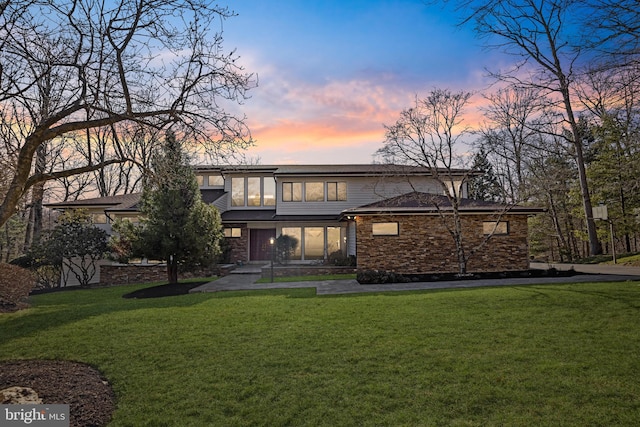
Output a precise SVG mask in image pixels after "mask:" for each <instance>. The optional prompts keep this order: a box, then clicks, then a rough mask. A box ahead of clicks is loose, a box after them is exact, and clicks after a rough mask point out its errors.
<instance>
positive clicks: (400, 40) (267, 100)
mask: <svg viewBox="0 0 640 427" xmlns="http://www.w3.org/2000/svg"><path fill="white" fill-rule="evenodd" d="M425 3H426V2H424V1H423V0H375V1H373V0H362V1H348V0H323V1H308V0H277V1H272V2H268V1H263V0H236V1H234V2H231V3H229V4H230V8H231V9H233V10H234V11H235V12H237V13H238V16H237V17H234V18H231V19H229V20H227V21H226V22H225V23H224V39H225V46H226V48H227V49H231V48H237V52H238V54H239V55H240V57H241V59H240V62H241V64H242V65H243V66H244V67H245V68H246V71H248V72H253V73H256V74H257V76H258V79H259V85H258V87H257V88H255V89H253V90H252V91H251V92H250V95H251V99H249V100H247V101H246V102H245V104H244V105H243V106H242V107H241V111H242V112H243V113H244V114H246V115H247V118H248V125H249V127H250V128H251V132H252V134H253V137H254V139H255V140H256V142H257V146H256V147H254V148H252V149H251V150H250V151H249V152H248V153H247V154H248V155H249V156H251V157H254V158H259V159H260V162H261V163H263V164H273V163H299V164H302V163H370V162H371V161H372V155H373V154H374V152H375V151H376V150H377V149H378V148H380V147H381V145H382V141H383V140H384V127H383V125H384V124H392V123H393V122H395V121H396V119H397V118H398V116H399V113H400V111H401V110H402V109H403V108H407V107H409V106H411V103H412V100H413V99H414V97H415V96H416V95H418V96H423V95H425V94H426V93H427V92H428V91H429V90H431V89H433V88H435V87H439V88H449V89H451V90H459V89H464V90H468V91H477V90H482V89H483V88H485V87H486V86H487V83H488V82H489V81H488V80H487V79H486V78H485V77H484V76H485V68H486V67H495V66H497V65H498V63H499V61H500V60H501V59H500V56H499V54H498V53H497V52H491V51H489V52H487V51H486V50H483V49H482V47H481V45H480V41H478V40H477V39H476V38H475V36H474V34H472V33H471V32H470V31H469V30H468V29H460V28H458V27H456V25H455V24H456V17H455V16H453V15H452V14H451V13H449V12H450V10H449V11H447V10H444V9H443V8H442V7H441V6H427V5H426V4H425ZM477 101H479V99H477ZM472 106H473V104H472Z"/></svg>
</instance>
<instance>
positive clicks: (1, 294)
mask: <svg viewBox="0 0 640 427" xmlns="http://www.w3.org/2000/svg"><path fill="white" fill-rule="evenodd" d="M35 282H36V279H35V277H34V275H33V273H31V272H30V271H29V270H26V269H24V268H22V267H18V266H17V265H11V264H4V263H2V264H0V309H3V310H6V309H8V310H15V309H20V308H24V307H26V306H27V297H28V296H29V292H31V290H32V289H33V287H34V285H35Z"/></svg>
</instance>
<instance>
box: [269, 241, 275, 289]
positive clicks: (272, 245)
mask: <svg viewBox="0 0 640 427" xmlns="http://www.w3.org/2000/svg"><path fill="white" fill-rule="evenodd" d="M275 243H276V238H275V237H270V238H269V245H271V283H273V255H274V254H275V251H274V245H275Z"/></svg>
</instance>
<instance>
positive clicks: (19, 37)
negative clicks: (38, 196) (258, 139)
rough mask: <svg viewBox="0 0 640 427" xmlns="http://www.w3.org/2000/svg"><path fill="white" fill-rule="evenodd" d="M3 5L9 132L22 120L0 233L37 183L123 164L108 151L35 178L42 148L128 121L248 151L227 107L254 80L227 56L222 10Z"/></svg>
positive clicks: (0, 80)
mask: <svg viewBox="0 0 640 427" xmlns="http://www.w3.org/2000/svg"><path fill="white" fill-rule="evenodd" d="M2 7H3V8H0V12H1V14H0V104H1V105H2V110H3V111H5V112H6V111H8V112H10V113H5V114H3V118H4V119H5V120H6V121H7V122H6V123H5V126H11V125H12V124H15V123H17V122H18V121H19V120H22V126H23V132H22V133H21V134H20V135H19V138H17V139H16V141H14V143H15V144H16V145H15V147H13V148H14V151H13V152H12V153H11V154H12V155H14V156H15V162H14V164H13V166H14V167H13V168H12V170H11V173H10V176H9V180H8V181H9V182H8V185H7V187H6V189H5V191H3V193H2V198H1V199H0V200H1V203H0V225H3V224H4V223H5V222H6V221H7V220H8V219H9V218H10V217H11V215H13V213H14V210H15V207H16V206H17V204H18V203H19V201H20V199H21V198H22V197H23V196H24V195H25V193H26V192H27V191H28V190H29V188H31V187H33V186H34V185H35V184H37V183H40V182H44V181H48V180H53V179H61V178H65V177H69V176H72V175H77V174H80V173H87V172H92V171H97V170H100V169H102V168H104V167H107V166H109V165H111V164H116V163H122V162H125V161H128V160H129V159H128V158H127V157H126V155H124V156H123V155H122V154H124V153H121V152H120V151H119V150H113V156H111V155H109V158H104V159H103V158H94V157H92V158H91V159H90V160H88V161H87V162H86V163H85V164H84V165H80V166H77V167H75V166H74V167H71V168H69V169H57V170H53V171H51V172H46V173H43V172H40V171H37V170H34V161H35V160H34V159H35V158H36V156H37V152H38V150H39V149H40V147H42V146H45V145H46V144H47V143H48V142H49V141H56V140H67V139H69V138H78V137H79V135H82V134H83V133H84V134H86V132H88V131H95V130H97V129H108V128H111V127H113V126H114V125H116V124H131V125H133V124H135V125H137V126H142V127H145V128H149V129H155V130H161V129H167V128H171V129H172V130H173V131H174V132H175V133H176V134H179V135H180V136H181V137H182V138H185V139H189V140H191V141H193V143H194V144H199V146H200V147H202V149H203V150H206V151H207V152H208V153H210V154H211V155H215V156H218V157H221V156H229V155H231V154H232V153H233V152H235V151H236V150H238V149H241V148H245V147H246V146H247V145H249V144H251V137H250V134H249V132H248V129H247V127H246V126H245V123H244V120H243V118H242V117H236V116H234V115H231V114H229V113H227V112H226V111H225V109H224V102H226V101H227V100H230V101H232V102H238V101H242V99H244V97H245V94H246V91H247V90H248V89H249V88H250V87H251V86H252V85H253V84H254V81H253V77H252V76H251V75H249V74H246V73H245V72H244V70H243V69H242V68H241V67H240V66H238V65H237V64H236V59H237V56H236V54H235V52H233V51H232V52H230V53H229V52H225V51H224V50H223V46H222V42H223V39H222V35H221V29H222V21H223V20H224V19H226V18H228V17H230V16H232V15H233V13H232V12H231V11H230V10H229V9H228V8H225V7H220V6H217V5H215V4H213V3H212V2H210V1H208V0H138V1H135V2H131V1H126V0H120V1H116V2H101V1H99V0H61V1H56V2H51V1H47V0H33V1H28V0H22V1H20V0H17V1H11V2H6V3H3V4H2ZM43 82H48V84H49V89H50V90H49V92H47V93H45V94H43V93H41V92H39V88H40V87H42V86H43ZM43 97H47V98H46V99H44V98H43ZM43 101H46V105H47V108H46V110H43V108H42V105H43Z"/></svg>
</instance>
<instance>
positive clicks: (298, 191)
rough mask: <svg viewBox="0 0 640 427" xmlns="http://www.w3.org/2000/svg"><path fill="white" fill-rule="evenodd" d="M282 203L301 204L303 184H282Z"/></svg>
mask: <svg viewBox="0 0 640 427" xmlns="http://www.w3.org/2000/svg"><path fill="white" fill-rule="evenodd" d="M282 201H283V202H301V201H302V183H301V182H283V183H282Z"/></svg>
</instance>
